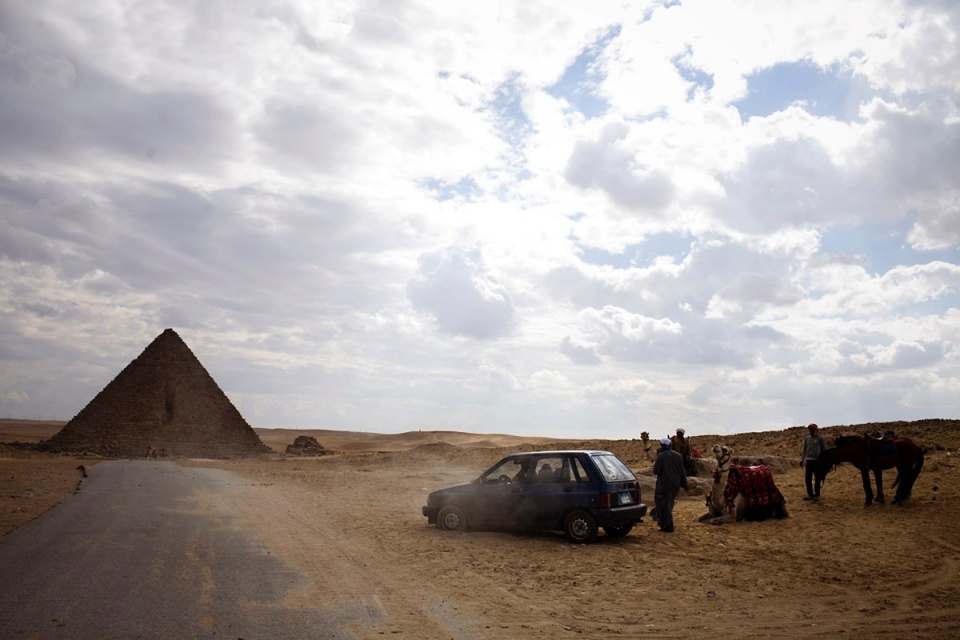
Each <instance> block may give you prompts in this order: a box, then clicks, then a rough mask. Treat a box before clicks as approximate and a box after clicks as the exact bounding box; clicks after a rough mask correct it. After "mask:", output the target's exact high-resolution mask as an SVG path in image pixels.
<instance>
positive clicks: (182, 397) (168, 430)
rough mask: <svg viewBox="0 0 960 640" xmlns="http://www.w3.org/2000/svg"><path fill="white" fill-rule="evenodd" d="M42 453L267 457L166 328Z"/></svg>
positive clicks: (252, 433) (256, 438) (194, 359)
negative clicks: (45, 451)
mask: <svg viewBox="0 0 960 640" xmlns="http://www.w3.org/2000/svg"><path fill="white" fill-rule="evenodd" d="M44 448H46V449H48V450H51V451H70V452H90V453H97V454H100V455H105V456H109V457H124V458H126V457H136V458H139V457H145V456H149V457H153V456H188V457H195V458H229V457H236V456H255V455H259V454H262V453H267V452H269V451H270V449H269V447H267V446H266V445H265V444H263V442H262V441H261V440H260V438H259V436H257V434H256V432H255V431H254V430H253V428H251V427H250V425H249V424H247V421H246V420H244V419H243V416H241V415H240V412H239V411H237V408H236V407H235V406H233V403H232V402H230V399H229V398H227V396H226V394H224V392H223V390H221V389H220V387H219V386H218V385H217V383H216V382H215V381H214V379H213V378H212V377H211V376H210V374H209V373H207V370H206V369H205V368H204V367H203V365H202V364H200V361H199V360H198V359H197V357H196V356H195V355H194V354H193V352H192V351H190V348H189V347H188V346H187V345H186V343H185V342H184V341H183V340H182V339H181V338H180V336H179V335H177V332H176V331H174V330H173V329H166V330H165V331H164V332H163V333H161V334H160V335H159V336H157V338H156V339H155V340H154V341H153V342H151V343H150V344H149V345H148V346H147V348H146V349H144V350H143V353H141V354H140V356H139V357H138V358H137V359H136V360H134V361H133V362H131V363H130V364H128V365H127V366H126V368H124V369H123V371H121V372H120V373H119V374H118V375H117V377H116V378H114V379H113V380H112V381H111V382H110V384H108V385H107V386H106V387H104V388H103V390H102V391H101V392H100V393H98V394H97V396H96V397H95V398H94V399H93V400H91V401H90V403H89V404H88V405H87V406H86V407H84V408H83V410H81V411H80V413H78V414H77V415H76V416H74V418H73V419H72V420H71V421H70V422H68V423H67V424H66V425H64V427H63V429H61V430H60V431H59V432H58V433H57V434H56V435H54V436H53V437H52V438H50V439H49V440H47V441H46V442H45V443H44Z"/></svg>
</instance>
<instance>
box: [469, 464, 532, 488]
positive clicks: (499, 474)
mask: <svg viewBox="0 0 960 640" xmlns="http://www.w3.org/2000/svg"><path fill="white" fill-rule="evenodd" d="M529 466H530V458H511V459H509V460H504V461H503V462H501V463H500V464H498V465H497V466H495V467H494V468H492V469H490V470H489V471H487V472H486V473H485V474H483V476H481V481H482V482H483V484H509V483H513V482H523V481H524V480H525V479H526V476H527V469H528V468H529Z"/></svg>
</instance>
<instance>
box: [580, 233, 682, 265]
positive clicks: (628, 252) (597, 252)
mask: <svg viewBox="0 0 960 640" xmlns="http://www.w3.org/2000/svg"><path fill="white" fill-rule="evenodd" d="M692 241H693V240H692V238H691V236H689V235H687V234H685V233H657V234H654V235H651V236H649V237H647V239H646V240H645V241H644V242H640V243H637V244H630V245H627V246H626V248H625V249H624V250H623V252H622V253H611V252H610V251H605V250H603V249H598V248H597V247H591V246H589V245H585V244H581V243H580V242H577V240H576V239H574V243H575V244H576V246H577V249H578V251H579V254H580V261H581V262H583V263H585V264H593V265H599V266H609V267H613V268H615V269H629V268H632V267H638V268H643V267H649V266H650V265H652V264H653V262H654V260H656V259H657V258H659V257H660V256H669V257H670V259H671V260H674V261H680V260H683V259H684V257H685V256H686V255H687V253H689V251H690V244H691V242H692Z"/></svg>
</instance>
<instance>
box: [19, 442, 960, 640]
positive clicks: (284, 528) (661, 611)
mask: <svg viewBox="0 0 960 640" xmlns="http://www.w3.org/2000/svg"><path fill="white" fill-rule="evenodd" d="M922 431H923V432H922V434H921V435H922V436H923V438H924V439H926V440H929V441H930V442H932V443H934V445H939V446H940V447H943V448H944V449H946V450H937V449H936V446H933V450H931V451H930V452H929V453H928V456H927V461H926V466H925V469H924V472H923V473H922V474H921V476H920V479H919V480H918V482H917V485H916V487H915V490H914V497H913V499H912V500H911V501H910V502H909V503H908V504H906V505H904V506H899V507H897V506H893V505H889V504H888V505H878V506H874V507H872V508H870V509H864V508H863V507H862V504H863V496H862V490H861V487H860V480H859V474H858V473H856V472H855V471H854V470H853V469H850V468H841V469H840V470H838V471H837V472H836V473H835V474H833V475H832V476H831V477H830V479H829V481H828V484H827V485H826V486H825V488H824V492H823V493H824V499H823V500H822V501H821V502H820V503H819V504H811V503H808V502H804V501H802V500H801V499H800V498H801V497H802V495H803V494H804V491H803V489H802V481H803V476H802V473H801V471H800V470H799V467H793V468H791V469H790V470H789V471H787V472H785V473H782V474H779V475H778V476H777V483H778V485H779V487H780V489H781V491H782V492H783V493H784V495H785V496H786V497H787V500H788V508H789V509H790V513H791V517H790V518H789V519H787V520H785V521H770V522H763V523H740V524H736V525H728V526H723V527H715V526H709V525H704V524H700V523H698V522H695V518H696V517H697V516H699V515H700V514H702V513H703V512H704V510H705V509H704V506H703V502H702V501H703V498H702V497H690V498H685V499H683V500H681V501H680V503H679V504H678V507H677V513H676V516H677V518H676V519H677V532H676V533H675V534H661V533H659V532H658V531H657V530H656V528H655V527H654V526H653V525H652V524H651V523H649V522H645V523H644V524H643V525H641V526H640V527H639V528H638V530H635V532H634V533H632V534H631V535H630V536H628V537H627V538H625V539H623V540H617V541H612V540H607V539H606V538H605V537H603V536H601V538H600V540H599V541H598V543H596V544H593V545H586V546H575V545H571V544H569V543H567V542H566V541H565V540H564V539H563V538H562V537H560V535H559V534H536V535H514V534H509V533H468V534H461V535H451V534H448V533H444V532H441V531H439V530H437V529H436V528H434V527H431V526H428V525H427V524H426V519H425V518H423V517H422V516H421V515H420V507H421V506H422V504H423V503H424V500H425V497H426V493H427V492H428V491H429V490H433V489H436V488H440V487H442V486H446V485H449V484H452V483H454V482H459V481H466V480H469V479H471V478H472V477H474V476H476V475H477V474H478V473H479V471H481V470H482V469H483V468H484V467H486V466H487V465H488V464H489V463H491V462H493V461H495V460H496V459H497V458H498V457H499V456H500V454H501V453H503V452H502V451H499V450H491V449H487V450H477V449H469V450H467V449H462V448H457V447H444V446H438V447H426V448H421V449H419V450H416V449H415V450H412V451H409V452H396V453H389V454H364V455H359V454H354V455H349V456H347V455H341V456H334V457H327V458H319V459H307V460H289V459H288V460H286V461H280V460H270V461H249V462H230V461H225V462H217V463H199V464H215V465H216V466H220V467H223V468H226V469H228V470H231V471H233V472H235V473H239V474H241V475H242V476H244V477H246V478H247V479H248V480H249V483H247V484H245V485H244V486H242V487H239V488H238V489H237V491H236V493H235V495H234V497H233V500H235V502H236V504H237V505H238V506H239V507H240V508H241V509H242V513H243V516H242V517H243V519H244V520H245V523H244V526H245V527H249V528H252V529H254V530H256V531H257V532H258V533H259V534H260V536H261V538H262V540H263V541H264V543H265V545H266V546H267V548H269V549H270V551H271V553H274V554H277V555H278V556H279V557H280V558H282V559H283V560H284V561H285V562H286V563H288V564H289V565H291V566H294V567H297V568H298V569H299V570H301V571H303V572H305V573H306V574H307V575H309V576H310V577H311V578H312V582H311V585H310V586H309V587H307V588H305V589H302V590H298V591H295V592H292V593H290V594H289V602H290V605H291V606H296V605H297V603H298V602H300V601H303V600H304V599H306V600H311V599H314V598H317V597H320V596H322V597H324V598H330V597H334V598H335V597H342V598H344V599H348V600H355V599H356V598H360V599H362V600H364V602H366V603H367V604H368V606H369V607H371V609H375V610H378V611H382V612H383V613H385V614H386V616H387V617H386V619H385V622H383V623H381V624H378V625H375V626H362V627H358V628H356V629H354V632H355V633H356V635H357V637H360V638H381V637H384V635H387V636H393V637H411V638H435V637H452V638H503V637H526V636H531V635H533V636H536V635H543V636H544V637H547V636H549V637H568V636H569V637H581V638H609V637H615V636H622V637H640V636H643V637H670V638H672V637H677V638H681V637H683V638H689V637H706V636H708V635H710V636H713V635H714V634H717V633H719V634H723V635H726V634H735V635H737V636H740V637H784V636H788V637H806V638H817V637H824V638H826V637H835V636H836V635H837V634H844V635H845V637H851V638H860V637H875V638H904V637H923V638H954V637H958V636H960V534H958V533H957V530H956V524H957V523H958V522H960V503H958V496H960V470H958V469H957V466H956V465H955V463H956V460H957V455H958V454H957V449H958V446H960V432H958V429H957V426H956V424H955V423H951V424H950V425H946V426H944V428H943V429H941V430H937V429H936V428H934V427H929V426H928V427H926V428H924V429H923V430H922ZM829 435H831V434H830V433H828V436H829ZM738 438H739V440H738ZM918 439H921V438H918ZM748 441H749V442H753V443H755V444H754V445H753V446H762V448H761V449H757V450H750V451H746V450H744V449H740V450H739V452H740V453H752V454H768V455H769V454H776V455H787V454H792V456H793V457H794V458H798V456H799V443H800V441H799V439H797V434H795V433H793V432H792V431H788V432H774V433H772V434H770V433H768V434H751V435H749V436H748V435H744V436H737V437H732V438H730V439H728V440H727V443H728V444H734V445H735V446H744V447H746V446H750V445H748V444H746V442H748ZM694 442H695V444H698V443H699V440H698V439H696V438H695V439H694ZM738 443H739V444H738ZM608 444H609V445H610V446H609V447H608V448H610V449H612V450H614V451H615V452H617V453H618V454H619V455H621V457H623V458H624V459H627V460H634V461H635V462H632V463H631V464H632V466H634V468H635V469H637V470H638V471H640V470H641V467H642V461H641V454H642V452H641V451H639V450H638V449H637V447H638V446H639V443H638V442H633V441H617V442H608ZM703 444H707V443H703ZM701 446H703V445H701ZM3 469H4V472H5V469H6V467H3ZM891 480H892V479H891ZM891 480H888V486H889V482H890V481H891ZM644 498H645V500H646V501H647V502H650V501H651V499H652V495H645V496H644ZM208 508H216V506H215V505H208Z"/></svg>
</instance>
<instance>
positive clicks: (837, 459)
mask: <svg viewBox="0 0 960 640" xmlns="http://www.w3.org/2000/svg"><path fill="white" fill-rule="evenodd" d="M842 462H849V463H850V464H852V465H853V466H855V467H856V468H857V469H859V470H860V477H861V478H862V479H863V493H864V494H865V495H866V504H864V506H865V507H869V506H870V505H871V504H872V503H873V489H872V488H871V487H870V474H869V472H870V471H873V476H874V479H875V480H876V483H877V502H883V501H884V499H883V470H884V469H893V468H894V467H895V468H896V469H897V474H898V475H897V479H896V481H894V483H893V486H895V487H897V496H896V497H895V498H894V500H893V503H894V504H898V503H900V502H903V501H904V500H906V499H907V498H909V497H910V493H911V492H912V491H913V483H914V482H916V480H917V476H919V475H920V470H921V469H923V451H922V450H921V449H920V447H918V446H917V445H915V444H914V443H913V441H911V440H909V439H908V438H897V437H885V438H882V439H881V438H875V437H873V436H868V435H864V436H839V437H838V438H837V440H836V442H835V443H834V446H832V447H830V448H829V449H827V450H826V451H824V452H823V453H821V454H820V458H819V459H818V460H817V466H816V475H817V479H818V480H819V481H820V482H821V483H822V482H823V481H824V479H826V477H827V473H828V472H830V471H831V470H832V469H833V468H834V467H836V466H837V465H838V464H840V463H842Z"/></svg>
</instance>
